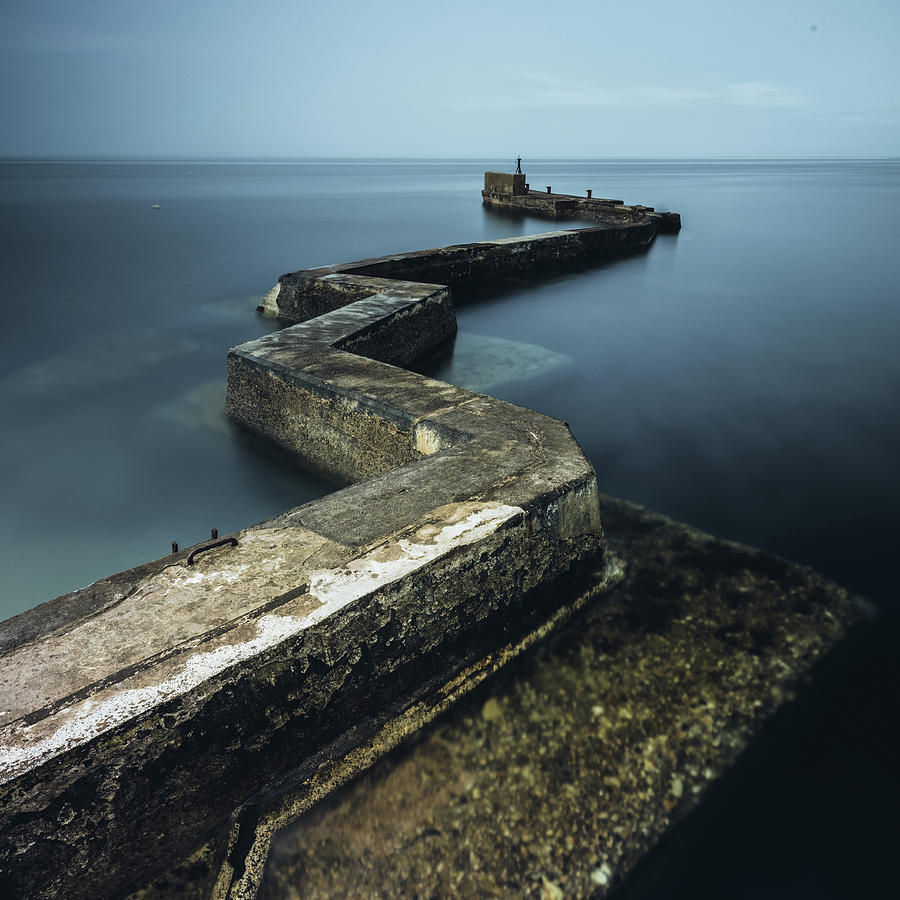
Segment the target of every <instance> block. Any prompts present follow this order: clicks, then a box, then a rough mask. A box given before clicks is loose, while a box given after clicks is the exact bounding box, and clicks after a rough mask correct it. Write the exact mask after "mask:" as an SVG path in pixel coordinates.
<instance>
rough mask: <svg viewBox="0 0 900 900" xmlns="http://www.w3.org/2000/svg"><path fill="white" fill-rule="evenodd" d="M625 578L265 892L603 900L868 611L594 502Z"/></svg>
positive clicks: (304, 824)
mask: <svg viewBox="0 0 900 900" xmlns="http://www.w3.org/2000/svg"><path fill="white" fill-rule="evenodd" d="M600 510H601V516H602V518H603V521H604V523H605V525H606V529H607V535H608V539H609V544H610V547H611V549H612V550H613V551H614V552H615V553H617V554H619V555H620V557H621V559H622V561H623V563H624V565H625V569H626V571H627V576H626V579H625V580H624V581H623V582H622V583H621V584H620V585H619V586H618V587H616V588H614V589H613V590H612V591H611V592H610V593H608V594H606V595H604V597H603V599H602V602H600V603H595V604H591V605H589V606H587V607H586V608H585V609H584V611H583V612H581V613H580V614H578V616H577V617H575V618H573V619H571V620H570V621H569V622H568V624H567V625H566V626H564V627H563V628H562V629H561V630H559V631H557V632H556V633H555V634H554V636H553V637H552V638H551V639H550V641H548V642H545V643H543V644H541V645H540V646H538V647H535V648H534V649H533V650H532V651H530V652H529V653H528V654H527V655H525V656H523V657H521V658H520V659H518V660H517V661H516V662H514V663H512V664H511V665H510V666H509V667H508V668H507V669H506V670H505V672H504V674H503V675H501V676H500V677H499V678H498V679H494V680H493V681H491V682H490V683H489V684H488V685H485V687H484V688H483V689H482V690H480V691H479V692H478V693H477V694H475V695H470V696H469V697H468V698H466V699H465V700H463V701H462V702H461V703H460V704H459V705H458V706H456V707H455V708H454V710H453V711H452V712H451V713H450V714H449V715H448V716H446V717H444V718H442V719H441V720H440V721H438V722H437V723H435V724H434V725H433V726H432V727H431V728H429V729H428V730H427V731H426V732H424V733H423V734H422V735H420V737H419V739H417V740H416V741H415V742H414V743H413V744H411V745H410V746H408V747H407V748H405V749H404V750H403V752H398V753H396V754H393V755H392V756H391V757H389V758H386V759H385V760H383V761H382V762H380V763H378V764H377V765H376V766H375V767H374V768H373V769H372V770H370V772H368V773H367V774H365V775H364V776H362V777H361V778H360V779H358V780H357V781H356V782H355V783H354V784H353V785H352V786H350V787H349V788H347V789H345V790H343V791H341V792H340V793H338V794H336V795H335V796H334V797H333V798H331V799H329V800H328V801H326V802H325V803H323V804H322V805H321V806H320V807H318V808H317V809H316V810H314V811H313V812H312V813H310V814H309V815H307V816H305V817H304V818H302V819H300V820H299V821H298V822H297V823H296V824H295V825H293V826H292V827H290V828H289V829H287V831H285V832H284V833H283V834H282V835H281V836H280V837H278V838H276V840H275V842H274V844H273V851H272V856H271V857H270V861H269V864H268V869H267V876H266V880H265V881H264V883H263V887H262V890H261V896H262V897H263V898H267V900H269V898H271V900H276V898H277V900H291V898H299V897H302V898H304V900H314V898H343V897H351V896H354V897H360V896H365V897H413V896H419V897H533V898H536V900H537V898H540V900H546V898H548V897H566V898H579V897H594V898H600V897H605V896H606V895H607V894H608V893H610V892H611V891H612V890H614V889H615V888H616V887H618V886H619V885H620V884H621V883H622V881H623V879H624V878H625V877H626V876H627V874H628V872H629V871H630V870H631V869H632V868H633V867H634V865H635V863H636V862H637V861H638V860H639V859H640V858H641V857H642V856H643V855H644V854H645V853H646V852H647V850H648V849H649V848H651V847H652V846H653V845H654V844H656V843H657V841H658V840H659V839H660V837H661V836H662V835H663V834H664V833H665V832H667V831H668V830H669V829H671V827H672V826H673V824H674V823H676V822H678V821H679V820H680V819H682V818H683V817H684V816H685V815H686V814H687V813H688V812H690V811H691V810H692V809H693V808H694V807H695V806H696V805H697V804H698V803H699V802H700V801H701V799H702V798H703V797H704V795H705V794H706V792H707V790H708V789H709V787H710V786H711V785H712V784H713V783H714V782H715V781H716V780H717V779H718V778H719V776H720V775H721V774H722V773H723V772H724V771H726V770H727V769H728V768H729V767H730V766H731V764H732V763H733V762H734V761H735V759H736V758H737V756H738V755H739V754H740V753H741V752H742V750H743V749H744V748H745V747H746V746H747V744H748V742H749V740H750V739H751V737H752V736H753V735H754V734H755V733H756V732H757V731H758V730H759V728H760V726H761V724H762V722H763V721H764V720H766V719H767V718H768V717H769V716H771V714H772V713H773V712H774V711H775V710H776V709H778V708H779V707H780V706H782V705H783V704H785V703H786V702H789V701H790V700H791V699H792V698H793V696H794V693H795V691H796V690H797V689H798V685H799V684H800V682H801V681H802V680H803V679H804V677H805V676H806V675H807V674H808V673H809V671H810V670H811V668H812V667H813V666H814V665H815V664H816V663H817V662H818V661H819V660H821V659H822V658H823V657H824V656H825V654H827V652H828V651H829V649H830V648H831V647H833V646H834V645H835V644H837V643H838V642H840V641H841V640H842V639H843V638H844V636H845V635H846V634H847V632H848V630H849V629H851V628H852V627H853V626H854V625H855V624H856V623H857V622H858V621H859V619H860V617H861V616H863V615H865V613H866V609H867V607H866V605H865V604H864V603H862V602H861V601H859V600H858V599H856V598H854V597H852V596H848V594H847V593H846V592H845V591H844V590H842V589H840V588H838V587H836V586H835V585H834V584H832V583H829V582H828V581H826V580H825V579H823V578H822V577H821V576H818V575H816V574H815V573H813V572H812V571H810V570H809V569H807V568H804V567H801V566H797V565H794V564H791V563H788V562H786V561H784V560H781V559H778V558H775V557H772V556H770V555H768V554H765V553H761V552H759V551H755V550H751V549H749V548H747V547H742V546H739V545H736V544H731V543H727V542H724V541H721V540H717V539H715V538H711V537H709V536H708V535H704V534H701V533H699V532H697V531H694V530H693V529H689V528H686V527H684V526H682V525H678V524H676V523H674V522H671V521H669V520H666V519H664V518H663V517H661V516H658V515H654V514H651V513H648V512H647V511H646V510H643V509H641V508H640V507H636V506H634V505H632V504H628V503H624V502H622V501H619V500H614V499H612V498H609V497H604V496H601V498H600Z"/></svg>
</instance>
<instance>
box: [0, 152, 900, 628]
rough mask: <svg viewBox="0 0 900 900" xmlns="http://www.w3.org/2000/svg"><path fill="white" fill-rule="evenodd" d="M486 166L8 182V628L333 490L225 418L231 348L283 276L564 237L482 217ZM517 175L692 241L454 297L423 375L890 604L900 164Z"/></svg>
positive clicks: (110, 171) (162, 172) (627, 482)
mask: <svg viewBox="0 0 900 900" xmlns="http://www.w3.org/2000/svg"><path fill="white" fill-rule="evenodd" d="M501 167H505V162H501V161H498V160H474V161H445V162H441V161H430V162H416V161H408V160H407V161H380V162H372V161H342V162H337V161H307V162H299V163H288V162H282V163H221V162H218V163H214V162H199V161H184V162H173V161H169V162H145V163H138V162H109V163H104V162H86V161H70V162H54V163H49V162H40V163H38V162H8V163H5V164H2V165H0V239H2V245H3V248H4V252H3V254H2V259H0V265H2V278H3V284H4V287H5V301H4V303H3V306H2V317H3V319H2V324H3V354H2V357H0V383H2V390H0V403H2V416H3V422H4V436H3V441H2V449H0V471H2V479H3V497H4V503H3V509H2V515H0V554H2V569H0V571H2V575H0V579H2V581H0V598H2V600H0V615H11V614H14V613H15V612H18V611H20V610H22V609H25V608H28V607H29V606H33V605H34V604H36V603H39V602H42V601H43V600H46V599H50V598H51V597H53V596H56V595H57V594H60V593H63V592H65V591H68V590H71V589H74V588H76V587H79V586H81V585H83V584H86V583H88V582H90V581H92V580H94V579H96V578H99V577H102V576H103V575H106V574H109V573H111V572H114V571H118V570H120V569H123V568H127V567H129V566H132V565H136V564H138V563H141V562H143V561H145V560H147V559H150V558H153V557H156V556H159V555H162V554H164V553H165V552H167V550H168V548H169V543H170V542H171V541H172V540H178V541H179V542H180V543H181V544H182V545H186V544H189V543H193V542H196V541H198V540H201V539H203V538H204V537H205V536H206V535H207V534H208V529H209V528H210V527H211V526H213V525H214V526H216V527H218V528H219V530H220V531H222V532H225V531H229V530H232V529H236V528H240V527H242V526H245V525H249V524H251V523H253V522H256V521H259V520H261V519H264V518H266V517H267V516H270V515H273V514H275V513H277V512H280V511H282V510H284V509H286V508H288V507H291V506H294V505H296V504H298V503H302V502H305V501H306V500H309V499H312V498H314V497H316V496H320V495H321V494H323V493H325V492H327V491H328V490H330V486H329V485H327V484H326V483H324V482H322V481H320V480H318V479H314V478H311V477H310V476H308V475H306V474H305V473H303V472H302V471H300V470H299V469H298V468H297V467H296V466H295V465H294V464H293V463H291V462H290V461H289V460H287V459H285V458H284V457H282V456H280V455H278V454H277V453H274V452H272V451H270V450H268V449H267V448H265V447H263V446H261V445H259V444H258V443H256V442H254V441H252V440H248V439H247V438H246V437H243V436H241V435H240V434H238V433H236V432H235V431H234V430H233V429H232V428H231V427H230V426H229V425H228V423H227V422H226V421H225V419H224V416H223V414H222V404H223V399H224V369H225V357H226V353H227V350H228V347H230V346H232V345H234V344H236V343H240V342H242V341H245V340H249V339H251V338H253V337H256V336H258V335H260V334H262V333H264V332H265V331H267V330H269V329H270V328H271V327H272V325H271V323H268V322H267V321H266V320H263V319H261V318H259V317H258V316H257V315H256V314H255V312H254V307H255V305H256V303H257V302H259V299H260V298H261V296H262V295H263V294H264V293H265V292H266V290H268V288H269V287H271V285H272V284H273V283H274V282H275V280H276V278H277V276H278V275H279V274H280V273H282V272H285V271H291V270H294V269H298V268H306V267H312V266H319V265H326V264H330V263H338V262H342V261H345V260H352V259H358V258H361V257H365V256H371V255H377V254H382V253H391V252H399V251H403V250H412V249H421V248H425V247H430V246H440V245H442V244H448V243H458V242H465V241H473V240H485V239H490V238H493V237H503V236H509V235H513V234H527V233H532V232H537V231H545V230H549V229H551V228H553V227H557V226H555V225H553V224H552V223H548V222H546V221H543V220H537V219H528V218H514V217H513V218H511V217H508V216H498V215H496V214H492V213H490V212H488V211H486V210H485V209H483V208H482V206H481V205H480V197H479V191H480V187H481V175H482V172H483V171H484V170H485V169H495V168H501ZM525 168H526V170H527V171H528V172H529V178H530V180H531V181H532V182H533V183H535V184H541V185H543V184H551V185H552V186H553V189H554V191H559V192H572V193H582V192H583V191H584V190H585V189H586V188H592V189H593V191H594V195H595V196H607V197H616V198H619V199H623V200H625V201H626V202H632V203H638V202H640V203H646V204H648V205H651V206H655V207H657V208H659V209H673V210H677V211H679V212H680V213H681V214H682V217H683V221H684V229H683V230H682V232H681V233H680V234H679V235H678V236H677V237H668V236H666V237H661V238H660V239H658V240H657V242H656V244H655V246H654V247H653V248H652V249H651V250H650V252H649V253H647V254H643V255H639V256H632V257H628V258H626V259H622V260H618V261H616V262H614V263H611V264H608V265H605V266H602V267H599V268H597V269H594V270H590V271H587V272H579V273H572V274H568V275H564V276H558V277H554V278H551V279H546V280H542V281H539V282H529V281H525V280H522V281H520V282H518V283H515V282H513V283H511V284H510V283H508V284H506V285H505V286H504V287H503V289H502V290H501V291H499V292H498V293H497V294H496V295H495V296H494V297H492V298H489V299H481V300H480V301H479V302H477V303H467V304H463V305H461V306H460V309H459V321H460V327H461V334H460V338H459V341H458V348H457V354H456V356H455V358H454V359H451V360H450V361H449V362H448V361H444V362H441V363H438V364H436V366H435V371H437V372H438V373H445V374H446V375H447V377H449V378H451V379H453V380H456V381H459V382H462V383H466V384H470V385H472V386H474V387H475V388H476V389H478V390H484V391H489V392H490V393H492V394H495V395H497V396H501V397H503V398H505V399H509V400H511V401H513V402H516V403H522V404H524V405H526V406H531V407H534V408H537V409H541V410H543V411H546V412H548V413H550V414H552V415H555V416H559V417H560V418H564V419H566V420H567V421H568V422H569V423H570V424H571V426H572V428H573V430H574V432H575V434H576V436H577V437H578V439H579V441H580V442H581V443H582V445H583V447H584V448H585V451H586V452H587V453H588V455H589V456H590V458H591V460H592V461H593V463H594V465H595V467H596V469H597V472H598V476H599V478H600V483H601V486H602V488H603V489H604V490H606V491H608V492H610V493H613V494H617V495H620V496H623V497H627V498H629V499H632V500H637V501H639V502H642V503H645V504H647V505H648V506H651V507H653V508H655V509H658V510H661V511H663V512H666V513H668V514H669V515H672V516H674V517H675V518H678V519H682V520H684V521H687V522H690V523H691V524H694V525H697V526H699V527H701V528H704V529H706V530H709V531H712V532H714V533H716V534H720V535H723V536H726V537H732V538H735V539H738V540H742V541H746V542H749V543H751V544H755V545H757V546H762V547H766V548H769V549H772V550H775V551H776V552H779V553H782V554H784V555H787V556H791V557H793V558H796V559H799V560H802V561H807V562H810V563H813V564H815V565H816V566H817V567H818V568H820V569H822V570H823V571H825V572H827V573H828V574H830V575H832V576H834V577H835V578H837V579H838V580H840V581H842V582H843V583H845V584H847V585H848V586H850V587H853V588H855V589H858V590H861V591H863V592H865V593H868V594H869V595H872V596H875V597H877V598H880V599H882V600H891V599H892V598H893V597H894V591H893V588H892V586H891V581H890V577H889V576H890V573H889V571H888V562H887V561H888V559H889V558H890V556H891V554H890V551H891V548H892V547H893V546H894V545H895V544H896V542H897V539H898V538H900V527H898V525H900V479H898V477H897V472H896V464H895V460H896V459H897V451H898V446H900V425H898V421H897V417H896V415H895V413H894V407H895V398H896V396H897V389H898V386H900V362H898V356H897V353H896V350H895V348H896V345H897V337H898V333H900V311H898V305H897V302H896V296H897V292H896V285H897V283H898V276H900V258H898V256H897V254H896V253H895V251H894V246H893V245H894V243H895V237H896V234H897V233H898V225H900V206H898V203H897V200H898V193H900V164H898V163H897V162H892V161H876V162H872V161H868V162H867V161H837V162H835V161H828V162H825V161H770V162H744V161H716V160H696V161H614V160H613V161H592V160H579V161H560V160H534V161H528V160H526V166H525ZM155 204H158V205H159V208H158V209H154V208H153V207H154V205H155ZM488 360H495V361H494V362H488Z"/></svg>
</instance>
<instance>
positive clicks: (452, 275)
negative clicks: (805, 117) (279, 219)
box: [262, 195, 663, 322]
mask: <svg viewBox="0 0 900 900" xmlns="http://www.w3.org/2000/svg"><path fill="white" fill-rule="evenodd" d="M498 196H506V195H498ZM509 199H510V202H512V201H519V200H523V199H527V198H522V197H511V196H510V197H509ZM662 221H663V220H662V218H661V217H660V216H656V217H655V218H654V217H653V216H652V215H649V216H648V215H638V214H636V213H635V214H634V215H631V214H629V216H627V217H624V218H622V217H620V218H615V217H613V218H611V219H610V220H609V221H606V222H605V224H603V225H599V226H596V227H593V228H578V229H574V230H570V231H551V232H547V233H546V234H530V235H526V236H523V237H511V238H502V239H500V240H496V241H481V242H478V243H473V244H456V245H453V246H450V247H437V248H434V249H431V250H417V251H415V252H412V253H397V254H393V255H391V256H381V257H376V258H374V259H363V260H359V261H358V262H352V263H344V264H342V265H338V266H325V267H323V268H319V269H307V270H305V271H300V272H290V273H288V274H287V275H282V276H281V278H279V280H278V285H277V286H276V287H275V288H273V289H272V290H271V291H270V292H269V293H268V294H267V295H266V298H265V301H264V302H263V305H262V311H263V312H264V313H265V314H266V315H269V316H275V317H277V318H280V319H284V320H286V321H290V322H304V321H306V320H307V319H311V318H314V317H316V316H320V315H322V314H323V313H326V312H330V311H331V310H334V309H339V308H340V307H343V306H345V305H347V304H348V303H350V302H352V301H355V300H361V299H363V298H365V297H370V296H372V295H373V294H375V293H378V292H380V291H382V290H388V289H389V287H390V285H391V284H392V282H391V281H390V279H399V280H403V281H414V282H428V283H431V284H438V285H449V286H451V287H452V286H454V285H458V284H462V283H467V282H476V281H490V280H492V279H496V278H500V277H502V276H504V275H508V274H510V273H523V272H531V271H535V270H542V271H546V270H548V269H552V268H553V267H554V266H564V265H566V264H573V263H583V262H600V261H601V260H604V259H609V258H610V257H613V256H616V255H620V254H623V253H628V252H631V251H635V250H640V249H644V248H646V247H649V246H650V244H651V243H652V242H653V239H654V237H655V236H656V234H657V232H658V231H659V227H660V223H661V222H662Z"/></svg>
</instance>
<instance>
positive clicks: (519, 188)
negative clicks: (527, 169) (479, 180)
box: [484, 172, 527, 194]
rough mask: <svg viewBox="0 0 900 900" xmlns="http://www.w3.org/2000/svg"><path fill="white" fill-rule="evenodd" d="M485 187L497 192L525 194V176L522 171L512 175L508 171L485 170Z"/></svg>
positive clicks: (487, 189)
mask: <svg viewBox="0 0 900 900" xmlns="http://www.w3.org/2000/svg"><path fill="white" fill-rule="evenodd" d="M484 189H485V190H486V191H491V192H492V193H495V194H525V193H527V189H526V187H525V176H524V175H522V174H521V173H520V174H518V175H511V174H509V173H508V172H485V173H484Z"/></svg>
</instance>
